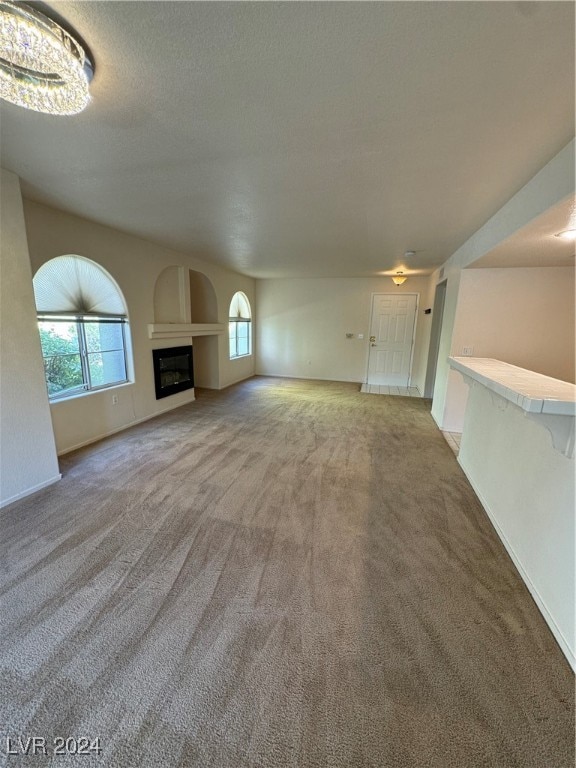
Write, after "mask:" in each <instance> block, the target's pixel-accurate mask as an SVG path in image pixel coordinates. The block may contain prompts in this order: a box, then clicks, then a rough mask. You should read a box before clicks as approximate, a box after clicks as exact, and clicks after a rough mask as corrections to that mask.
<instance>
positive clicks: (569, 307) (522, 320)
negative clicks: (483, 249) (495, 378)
mask: <svg viewBox="0 0 576 768" xmlns="http://www.w3.org/2000/svg"><path fill="white" fill-rule="evenodd" d="M574 342H575V339H574V267H547V268H534V267H532V268H526V269H523V268H514V269H464V270H462V273H461V279H460V291H459V295H458V305H457V309H456V317H455V320H454V330H453V334H452V343H451V350H450V354H451V355H461V354H462V350H463V348H464V347H471V348H472V350H473V353H472V354H473V355H474V357H492V358H494V359H496V360H503V361H504V362H505V363H511V364H512V365H517V366H519V367H520V368H527V369H528V370H530V371H536V373H542V374H544V375H545V376H552V377H553V378H555V379H562V380H563V381H570V382H572V383H574V379H575V369H574V364H575V360H574V351H575V344H574ZM449 391H450V395H451V397H450V401H449V402H448V403H447V407H446V410H445V414H444V424H445V425H446V426H445V428H446V429H448V430H449V431H451V432H461V431H462V428H463V425H464V412H465V410H466V402H467V399H468V386H467V385H466V384H465V383H464V381H463V379H462V376H461V375H460V374H459V373H456V372H454V371H451V372H450V381H449Z"/></svg>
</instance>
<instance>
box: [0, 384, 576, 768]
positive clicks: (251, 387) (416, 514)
mask: <svg viewBox="0 0 576 768" xmlns="http://www.w3.org/2000/svg"><path fill="white" fill-rule="evenodd" d="M429 406H430V404H429V401H426V400H419V399H416V398H403V397H385V396H383V397H367V396H366V395H362V394H360V393H359V392H358V387H357V386H355V385H352V384H336V383H326V382H302V381H290V380H281V379H266V378H255V379H252V380H250V381H248V382H245V383H243V384H240V385H237V386H235V387H232V388H231V389H229V390H227V391H225V392H221V393H216V392H208V391H202V390H200V391H199V392H198V399H197V401H196V402H195V403H194V404H191V405H189V406H185V407H183V408H180V409H178V410H177V411H173V412H172V413H170V414H169V415H166V416H163V417H160V418H158V419H155V420H154V421H151V422H147V423H145V424H142V425H140V426H137V427H134V428H132V429H131V430H128V431H126V432H124V433H122V434H121V435H117V436H115V437H112V438H110V439H108V440H105V441H103V442H101V443H98V444H96V445H94V446H92V447H90V448H87V449H84V450H82V451H79V452H77V453H75V454H71V455H69V456H67V457H65V458H64V459H63V460H62V470H63V473H64V478H63V480H62V481H61V482H60V483H59V484H58V485H56V486H53V487H51V488H49V489H46V490H45V491H43V492H41V493H38V494H36V495H35V496H34V497H30V498H28V499H26V500H23V501H21V502H18V503H16V504H14V505H12V506H11V507H9V508H7V509H6V510H3V512H2V529H1V530H2V553H1V557H2V560H1V563H2V573H3V587H2V591H1V593H0V599H1V601H2V602H1V604H2V612H1V623H2V627H1V629H2V634H1V642H0V670H1V681H2V709H1V712H0V715H1V723H2V744H1V745H0V752H1V754H2V758H1V760H2V761H3V762H2V763H1V764H2V765H4V764H6V765H10V766H18V765H26V766H32V765H33V766H44V765H50V764H53V765H66V766H70V765H74V766H76V765H78V766H80V765H82V766H90V765H101V766H118V768H141V767H142V766H144V767H147V766H198V767H201V768H243V767H244V766H246V767H247V766H251V767H253V768H285V767H286V768H287V767H288V766H293V767H294V768H296V767H302V768H305V767H306V768H307V767H308V766H309V767H310V768H312V767H313V768H347V767H348V766H366V767H368V766H371V767H374V768H376V767H378V768H469V767H471V766H474V767H478V768H480V767H481V768H486V767H493V768H508V767H510V768H512V767H514V768H573V766H574V726H573V723H574V710H573V705H574V685H573V677H572V673H571V671H570V669H569V667H568V665H567V663H566V661H565V659H564V657H563V656H562V654H561V652H560V650H559V649H558V647H557V646H556V644H555V641H554V639H553V637H552V635H551V634H550V632H549V630H548V628H547V627H546V625H545V623H544V621H543V619H542V618H541V616H540V614H539V612H538V610H537V608H536V607H535V605H534V603H533V602H532V600H531V598H530V596H529V594H528V592H527V590H526V589H525V587H524V585H523V584H522V582H521V581H520V578H519V576H518V574H517V573H516V571H515V569H514V567H513V566H512V564H511V562H510V560H509V559H508V556H507V555H506V553H505V551H504V549H503V547H502V545H501V544H500V542H499V540H498V539H497V537H496V534H495V533H494V531H493V530H492V528H491V526H490V524H489V522H488V520H487V518H486V516H485V514H484V512H483V510H482V508H481V506H480V504H479V502H478V501H477V499H476V497H475V496H474V493H473V492H472V490H471V488H470V486H469V485H468V483H467V481H466V479H465V477H464V475H463V473H462V472H461V470H460V468H459V466H458V464H457V462H456V459H455V457H454V455H453V453H452V451H451V450H450V447H449V446H448V445H447V444H446V442H445V440H444V438H443V437H442V434H441V433H440V432H439V430H438V429H437V428H436V426H435V425H434V423H433V421H432V419H431V417H430V414H429V412H428V411H429ZM31 439H32V437H31ZM34 735H36V736H40V737H44V738H45V739H46V740H47V745H48V748H49V750H51V749H52V746H53V739H54V737H56V736H63V737H66V736H73V737H81V736H85V737H90V738H92V739H94V738H95V737H97V736H99V737H100V739H101V746H102V749H103V754H102V755H101V756H100V757H99V758H97V757H96V756H94V755H92V756H88V755H87V756H82V757H62V758H58V759H55V760H54V761H52V762H51V758H50V757H44V756H42V755H37V756H34V757H32V756H29V757H26V758H25V757H22V756H18V755H14V756H10V757H7V756H6V747H5V740H4V739H5V736H9V737H11V738H12V739H17V738H18V736H22V737H24V738H26V737H29V736H34Z"/></svg>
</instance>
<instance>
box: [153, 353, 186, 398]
mask: <svg viewBox="0 0 576 768" xmlns="http://www.w3.org/2000/svg"><path fill="white" fill-rule="evenodd" d="M152 359H153V361H154V385H155V387H156V400H160V398H161V397H168V396H169V395H175V394H176V393H177V392H184V390H186V389H192V388H193V387H194V368H193V366H192V346H188V347H169V348H168V349H153V350H152Z"/></svg>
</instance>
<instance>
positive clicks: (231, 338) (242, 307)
mask: <svg viewBox="0 0 576 768" xmlns="http://www.w3.org/2000/svg"><path fill="white" fill-rule="evenodd" d="M234 311H236V312H237V314H236V315H235V316H232V312H234ZM244 313H247V314H248V317H245V316H244ZM232 323H234V335H232V333H231V330H232ZM242 323H245V324H246V327H247V331H248V333H247V339H248V352H242V353H239V352H238V339H239V336H238V326H239V325H240V324H242ZM232 343H233V344H234V346H235V354H232V352H231V351H230V347H231V345H232ZM251 355H252V307H251V306H250V301H249V299H248V296H246V294H245V293H244V291H235V293H234V295H233V296H232V298H231V300H230V304H229V306H228V359H229V360H238V358H240V357H250V356H251Z"/></svg>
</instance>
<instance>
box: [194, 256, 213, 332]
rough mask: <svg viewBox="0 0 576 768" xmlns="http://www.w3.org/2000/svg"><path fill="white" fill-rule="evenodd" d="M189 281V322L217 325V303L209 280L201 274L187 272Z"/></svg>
mask: <svg viewBox="0 0 576 768" xmlns="http://www.w3.org/2000/svg"><path fill="white" fill-rule="evenodd" d="M189 280H190V322H191V323H217V322H218V301H217V300H216V291H215V290H214V286H213V285H212V283H211V282H210V280H209V279H208V278H207V277H206V275H204V274H202V272H196V271H195V270H194V269H190V270H189Z"/></svg>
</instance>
